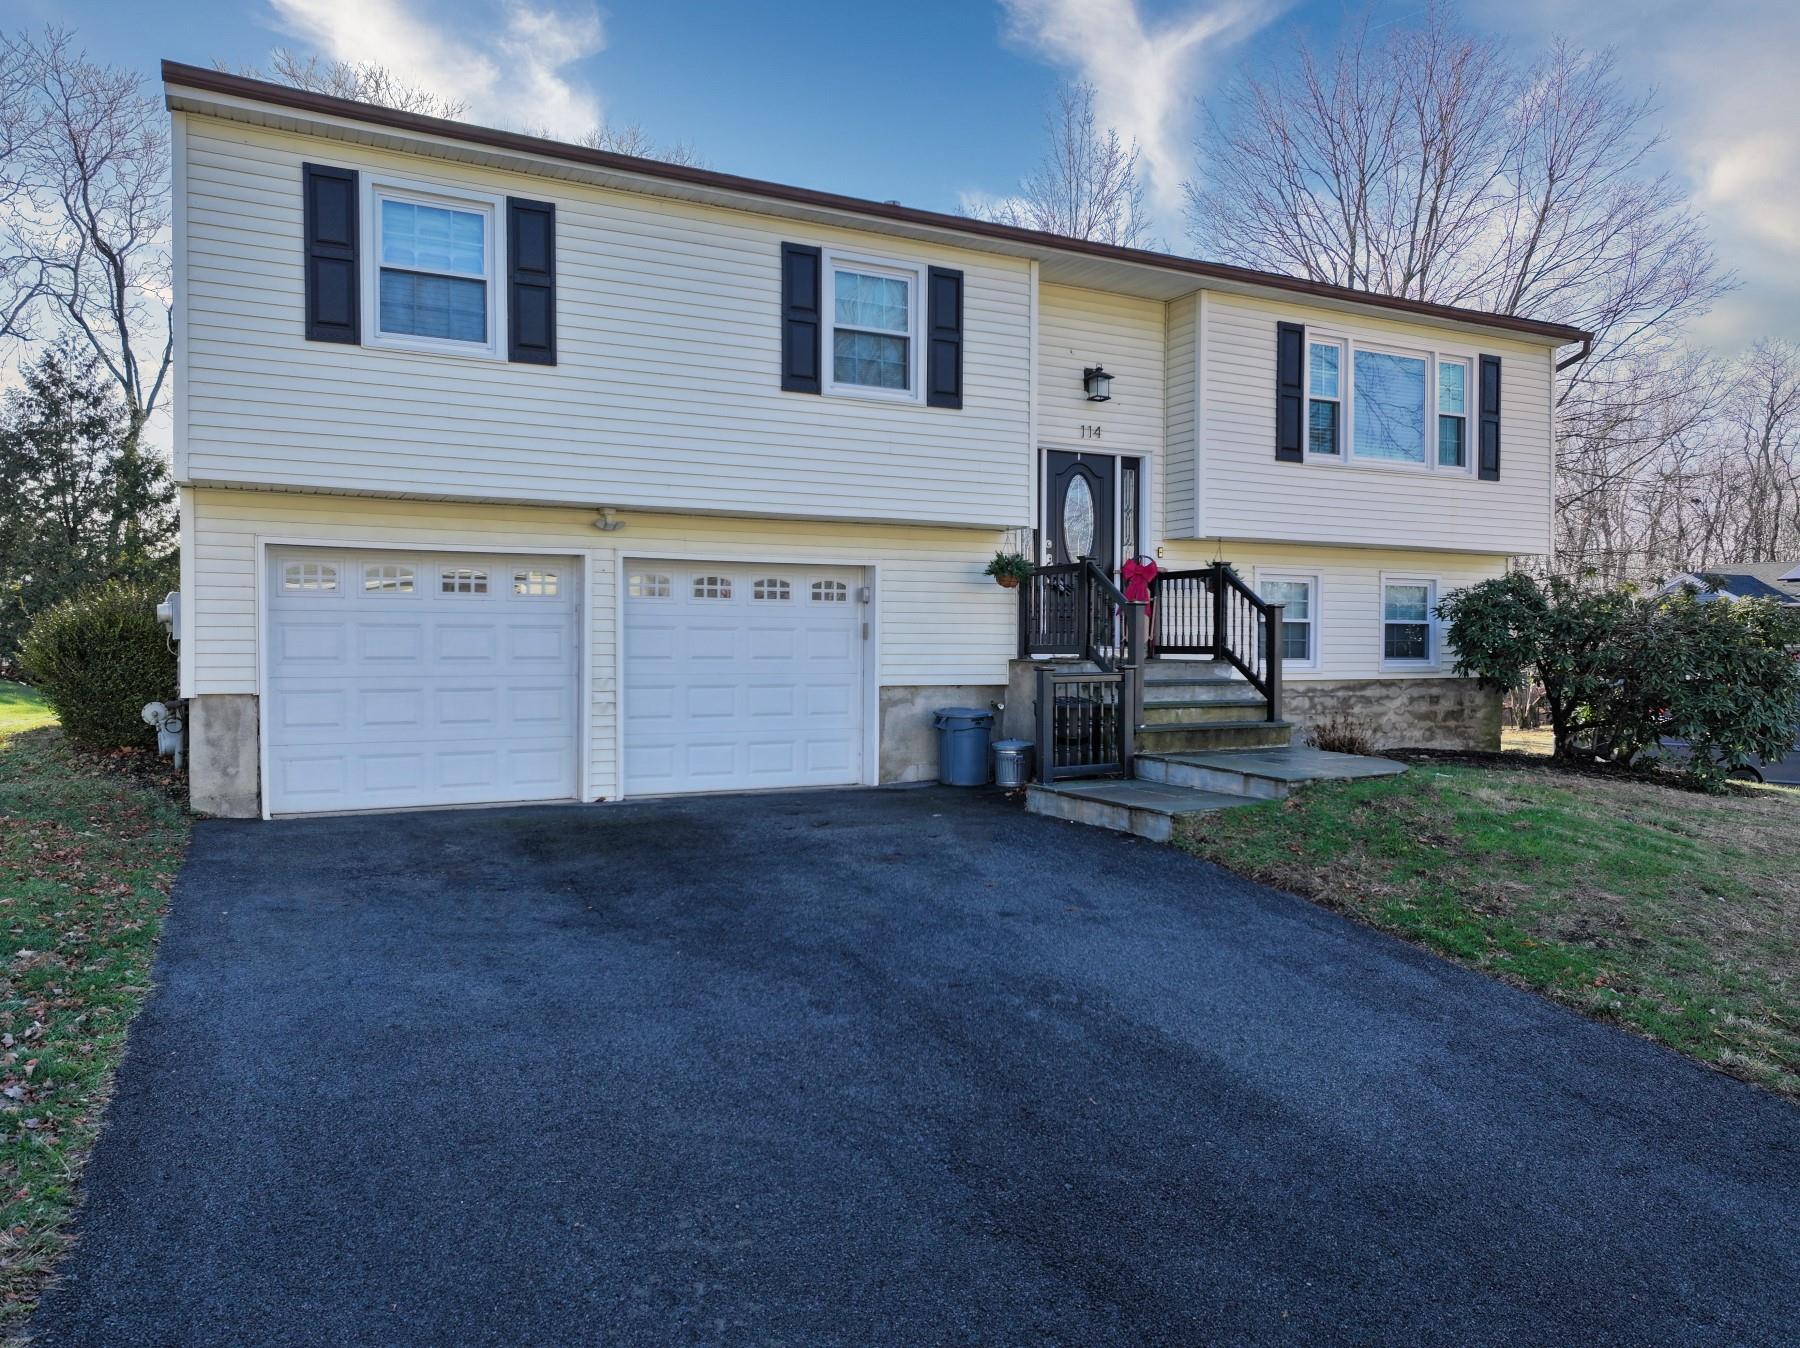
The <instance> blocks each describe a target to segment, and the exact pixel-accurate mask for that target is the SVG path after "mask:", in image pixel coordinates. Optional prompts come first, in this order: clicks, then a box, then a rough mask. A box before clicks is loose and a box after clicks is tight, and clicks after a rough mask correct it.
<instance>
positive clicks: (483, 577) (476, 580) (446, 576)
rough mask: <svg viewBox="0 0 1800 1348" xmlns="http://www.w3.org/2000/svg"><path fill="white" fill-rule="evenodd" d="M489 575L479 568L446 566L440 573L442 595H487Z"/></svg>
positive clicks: (439, 585)
mask: <svg viewBox="0 0 1800 1348" xmlns="http://www.w3.org/2000/svg"><path fill="white" fill-rule="evenodd" d="M487 592H488V573H487V572H486V571H484V570H482V569H481V568H480V567H477V566H446V567H445V568H444V569H443V570H441V571H439V572H438V593H440V594H486V593H487Z"/></svg>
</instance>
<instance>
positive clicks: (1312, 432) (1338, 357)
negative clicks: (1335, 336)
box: [1306, 340, 1344, 456]
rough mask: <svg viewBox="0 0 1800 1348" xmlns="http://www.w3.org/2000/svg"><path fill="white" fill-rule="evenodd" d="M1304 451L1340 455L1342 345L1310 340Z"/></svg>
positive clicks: (1308, 344)
mask: <svg viewBox="0 0 1800 1348" xmlns="http://www.w3.org/2000/svg"><path fill="white" fill-rule="evenodd" d="M1306 381H1307V390H1306V393H1307V398H1306V450H1307V453H1309V454H1322V455H1330V456H1336V455H1338V454H1339V453H1341V452H1342V444H1343V442H1342V440H1341V438H1340V437H1341V435H1342V433H1343V432H1342V429H1341V428H1342V426H1343V424H1344V382H1343V381H1344V344H1343V343H1342V342H1321V341H1316V340H1315V341H1311V342H1308V343H1307V353H1306Z"/></svg>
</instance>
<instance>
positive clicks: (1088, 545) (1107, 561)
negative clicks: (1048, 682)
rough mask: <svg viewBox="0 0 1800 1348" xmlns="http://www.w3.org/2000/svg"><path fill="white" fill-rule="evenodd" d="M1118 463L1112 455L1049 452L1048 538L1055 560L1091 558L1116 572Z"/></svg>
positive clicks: (1046, 457)
mask: <svg viewBox="0 0 1800 1348" xmlns="http://www.w3.org/2000/svg"><path fill="white" fill-rule="evenodd" d="M1118 471H1119V461H1118V460H1117V459H1115V458H1114V457H1113V456H1112V455H1110V454H1070V453H1068V452H1066V451H1063V450H1051V451H1050V452H1048V453H1047V454H1045V455H1044V538H1045V540H1046V541H1047V542H1048V543H1049V546H1050V563H1051V565H1053V566H1060V565H1062V564H1063V563H1065V562H1074V561H1079V560H1080V559H1081V558H1083V557H1092V558H1093V559H1094V560H1095V561H1096V562H1098V563H1100V565H1101V566H1103V567H1105V568H1106V570H1107V571H1108V572H1111V571H1112V570H1113V569H1114V568H1115V567H1117V566H1118V563H1119V558H1118V555H1117V552H1116V549H1115V545H1114V542H1113V513H1114V512H1113V498H1114V494H1115V492H1116V490H1117V483H1118Z"/></svg>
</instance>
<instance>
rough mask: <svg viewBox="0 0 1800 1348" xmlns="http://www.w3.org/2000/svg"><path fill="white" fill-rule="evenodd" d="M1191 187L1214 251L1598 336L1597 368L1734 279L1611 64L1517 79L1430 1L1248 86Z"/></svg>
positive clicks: (1606, 59) (1653, 337)
mask: <svg viewBox="0 0 1800 1348" xmlns="http://www.w3.org/2000/svg"><path fill="white" fill-rule="evenodd" d="M1224 113H1225V115H1224V116H1218V115H1214V116H1212V117H1211V118H1210V119H1209V120H1210V126H1211V135H1210V138H1209V139H1208V141H1207V142H1206V143H1205V144H1203V145H1202V146H1201V147H1200V149H1201V154H1202V157H1203V160H1204V161H1205V175H1204V178H1203V179H1202V180H1201V181H1198V182H1190V183H1188V184H1186V185H1185V189H1184V191H1185V195H1186V198H1187V217H1188V227H1189V233H1190V235H1191V237H1192V238H1193V240H1194V241H1195V242H1196V244H1198V245H1199V246H1200V247H1201V248H1202V249H1203V250H1204V251H1205V252H1207V253H1208V254H1209V255H1210V256H1214V257H1218V258H1220V259H1222V260H1225V261H1230V262H1237V263H1241V264H1243V265H1246V266H1252V267H1260V268H1264V269H1270V270H1276V271H1282V272H1287V273H1290V274H1293V275H1300V276H1306V277H1309V278H1312V279H1316V280H1324V281H1330V282H1334V283H1336V284H1340V285H1347V286H1354V287H1357V288H1360V289H1366V290H1373V291H1377V292H1379V293H1382V294H1388V295H1402V296H1407V297H1409V298H1415V299H1423V300H1432V301H1436V302H1440V303H1445V304H1458V305H1465V306H1469V307H1472V308H1477V309H1484V310H1487V311H1489V312H1492V313H1502V314H1529V315H1531V316H1533V317H1538V318H1544V319H1550V320H1554V321H1558V322H1565V323H1571V324H1575V325H1577V326H1580V327H1584V328H1587V329H1588V330H1590V331H1592V332H1594V333H1595V334H1596V343H1595V359H1594V360H1591V361H1590V362H1589V363H1588V364H1587V366H1586V367H1585V368H1583V369H1581V370H1579V371H1578V372H1577V374H1576V375H1575V376H1574V377H1573V378H1572V379H1571V381H1570V384H1569V385H1568V389H1567V390H1566V392H1567V391H1573V390H1574V389H1575V388H1576V387H1577V386H1578V385H1579V383H1580V381H1581V379H1583V378H1585V377H1587V376H1588V375H1589V374H1593V373H1596V372H1600V373H1603V372H1604V368H1605V365H1606V362H1607V361H1608V360H1609V359H1611V358H1613V357H1615V356H1621V355H1629V356H1632V357H1636V356H1639V355H1641V354H1643V352H1644V350H1645V348H1646V344H1647V343H1652V342H1655V343H1663V344H1672V343H1674V342H1675V341H1676V340H1677V336H1678V333H1679V330H1680V327H1681V324H1682V323H1683V322H1684V321H1685V320H1687V319H1689V318H1692V317H1694V316H1696V315H1698V314H1701V313H1703V312H1705V311H1706V309H1707V308H1708V307H1710V305H1711V304H1712V301H1713V300H1714V299H1716V298H1717V297H1718V296H1719V294H1720V293H1721V292H1722V291H1723V290H1724V289H1726V288H1727V287H1728V286H1729V285H1730V280H1729V278H1728V277H1725V276H1723V275H1721V273H1720V272H1719V270H1718V267H1717V264H1716V262H1715V260H1714V257H1713V252H1712V248H1711V245H1710V244H1709V243H1708V241H1707V239H1706V235H1705V232H1704V230H1703V228H1702V225H1701V222H1700V221H1699V219H1698V218H1697V217H1696V216H1695V215H1694V213H1693V212H1692V211H1691V210H1689V209H1688V207H1687V205H1686V201H1685V197H1684V196H1683V194H1682V191H1681V189H1680V187H1679V186H1678V185H1677V184H1676V183H1674V182H1673V181H1672V180H1671V179H1670V178H1669V177H1668V176H1667V175H1665V174H1661V173H1658V172H1656V171H1655V170H1654V169H1653V168H1652V167H1651V161H1652V157H1653V154H1654V151H1655V150H1656V148H1657V145H1658V144H1659V137H1658V136H1657V134H1656V132H1655V130H1654V129H1653V127H1652V126H1651V115H1652V107H1651V104H1650V102H1649V100H1648V99H1647V98H1641V97H1634V96H1632V95H1630V94H1628V93H1627V92H1626V91H1625V90H1624V89H1623V88H1622V86H1621V84H1620V82H1619V79H1618V77H1617V75H1616V73H1615V70H1614V66H1613V60H1612V57H1611V56H1610V54H1607V53H1599V54H1590V53H1586V52H1582V51H1579V50H1577V49H1576V48H1573V47H1571V46H1569V45H1567V44H1565V43H1557V44H1555V45H1554V46H1553V47H1552V48H1551V50H1550V51H1549V52H1548V53H1547V54H1546V55H1545V56H1544V57H1543V59H1542V60H1541V61H1539V62H1537V63H1536V64H1535V65H1531V66H1521V65H1520V64H1518V63H1517V62H1515V61H1512V60H1510V59H1509V58H1508V55H1507V53H1506V52H1505V51H1504V50H1503V49H1502V48H1500V47H1499V46H1498V45H1496V44H1494V43H1492V42H1489V41H1485V40H1481V39H1477V38H1473V37H1468V36H1463V35H1460V34H1457V33H1455V32H1453V31H1451V29H1450V28H1449V26H1448V25H1447V23H1446V21H1445V19H1444V17H1443V14H1442V12H1441V11H1439V10H1438V9H1437V8H1435V7H1433V8H1432V9H1430V10H1428V11H1427V15H1426V18H1425V22H1424V25H1423V27H1421V28H1420V29H1418V30H1416V31H1411V32H1407V31H1400V30H1389V31H1388V32H1387V33H1386V34H1385V35H1384V36H1383V38H1382V39H1381V41H1380V42H1379V44H1377V43H1375V42H1374V41H1373V40H1372V39H1371V35H1370V33H1369V31H1368V27H1367V25H1366V23H1365V24H1364V25H1362V26H1360V27H1358V28H1356V29H1354V30H1353V31H1352V32H1351V33H1350V34H1349V35H1348V36H1347V37H1346V38H1344V39H1343V40H1342V41H1341V42H1340V44H1339V45H1338V46H1337V48H1336V49H1335V50H1334V51H1333V52H1332V53H1331V54H1330V55H1329V57H1326V58H1323V59H1321V58H1319V57H1316V56H1315V55H1314V54H1313V53H1311V52H1310V51H1303V52H1302V53H1301V55H1300V57H1299V59H1298V62H1297V69H1295V70H1293V71H1292V72H1288V71H1282V72H1278V73H1271V74H1268V75H1255V74H1251V75H1247V76H1245V77H1243V78H1242V79H1241V80H1240V81H1239V83H1238V84H1237V85H1236V86H1235V87H1234V88H1233V90H1232V91H1231V92H1230V93H1229V95H1228V96H1227V99H1226V102H1225V104H1224Z"/></svg>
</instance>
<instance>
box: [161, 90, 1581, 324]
mask: <svg viewBox="0 0 1800 1348" xmlns="http://www.w3.org/2000/svg"><path fill="white" fill-rule="evenodd" d="M162 77H163V81H164V83H165V84H166V85H169V86H172V88H171V90H170V92H169V96H168V97H169V104H170V106H171V107H184V106H187V105H188V104H187V101H186V100H185V99H183V98H182V97H181V96H180V95H179V94H178V93H177V92H176V91H177V90H195V91H201V92H205V93H210V94H214V95H220V96H223V97H224V98H225V99H242V100H248V101H251V102H254V103H259V104H265V105H273V106H274V107H277V108H284V109H292V110H294V111H296V112H303V113H308V114H312V115H314V116H319V117H326V118H341V119H346V120H349V121H353V122H357V123H361V124H364V125H369V126H378V127H384V128H389V129H392V130H395V131H401V132H405V133H409V134H412V135H416V136H430V137H433V138H437V139H440V140H448V141H457V142H462V143H464V144H467V145H472V146H483V147H487V148H489V149H495V150H502V151H508V152H511V153H515V154H520V155H529V156H532V157H534V158H539V159H552V160H557V161H561V162H563V163H567V164H575V165H582V166H585V167H588V168H591V169H596V170H601V171H604V172H607V173H610V174H612V175H627V176H626V177H625V178H623V179H621V180H620V181H619V182H618V184H617V185H619V186H624V187H631V188H635V189H636V190H639V191H650V190H656V186H655V185H660V187H661V189H662V191H663V194H665V195H672V196H683V197H686V198H688V199H691V200H706V201H714V202H718V203H720V204H726V205H730V204H734V203H735V204H738V205H740V206H743V205H744V204H746V202H745V199H751V200H753V201H755V202H759V203H763V204H764V208H765V209H767V208H768V207H770V206H773V207H777V208H781V209H777V210H775V211H774V213H776V214H796V215H798V214H801V212H819V211H824V212H829V213H832V214H835V215H850V216H856V217H860V218H861V219H863V220H866V221H870V222H877V223H880V224H882V225H885V226H888V227H890V230H891V232H907V233H914V232H922V236H941V235H944V234H950V235H956V236H960V237H961V241H962V242H963V244H964V246H967V247H987V248H989V249H990V250H992V251H999V252H1005V253H1010V254H1012V255H1014V256H1023V257H1034V258H1053V259H1060V260H1064V261H1065V262H1068V261H1081V260H1085V261H1087V262H1089V263H1091V264H1093V269H1091V271H1089V272H1084V271H1082V270H1081V269H1080V268H1078V267H1074V266H1067V265H1065V267H1064V268H1063V270H1062V272H1061V273H1060V274H1059V275H1058V276H1057V277H1056V278H1055V279H1056V280H1058V281H1059V282H1061V283H1064V284H1071V285H1079V284H1082V283H1083V282H1082V279H1081V278H1082V277H1083V276H1086V275H1091V276H1092V278H1093V279H1091V280H1089V281H1087V284H1089V285H1091V286H1094V287H1095V288H1101V289H1105V288H1109V287H1108V285H1107V283H1106V278H1108V277H1109V276H1110V277H1115V278H1130V277H1134V276H1137V275H1138V273H1140V272H1146V273H1156V274H1159V275H1161V276H1162V277H1164V278H1166V279H1165V281H1164V282H1163V285H1162V287H1161V289H1162V292H1163V293H1161V294H1160V296H1159V295H1158V287H1157V286H1156V285H1154V284H1153V283H1150V282H1148V281H1143V282H1141V283H1138V284H1137V288H1135V289H1131V290H1128V291H1127V293H1139V294H1144V295H1146V296H1147V297H1160V298H1173V297H1174V296H1175V295H1176V294H1181V293H1186V292H1187V291H1189V290H1192V289H1194V288H1196V286H1195V283H1196V282H1197V281H1206V282H1211V283H1213V284H1214V285H1216V286H1219V287H1221V288H1226V289H1236V290H1243V291H1250V292H1255V291H1258V290H1264V291H1266V290H1273V291H1278V292H1285V293H1289V294H1294V295H1302V296H1306V297H1307V298H1309V299H1311V300H1315V301H1320V302H1324V303H1328V304H1332V305H1334V306H1349V305H1354V306H1357V307H1366V308H1375V309H1381V310H1389V311H1393V312H1396V313H1400V314H1405V315H1410V316H1412V317H1416V318H1421V319H1428V320H1435V321H1438V322H1449V323H1456V324H1459V325H1471V326H1477V327H1484V328H1494V329H1499V330H1503V331H1507V332H1511V333H1515V334H1520V335H1523V336H1526V337H1530V338H1534V339H1539V340H1548V341H1549V342H1550V343H1551V344H1553V345H1558V346H1560V345H1563V344H1566V343H1571V342H1583V343H1586V342H1588V341H1590V340H1591V334H1589V333H1587V332H1585V331H1583V330H1582V329H1580V328H1576V327H1571V326H1569V325H1567V324H1563V323H1546V322H1541V321H1539V320H1537V319H1531V318H1521V317H1517V316H1515V315H1512V314H1494V313H1487V312H1485V311H1482V310H1479V309H1464V308H1459V307H1457V306H1455V305H1447V304H1432V303H1427V302H1426V301H1424V300H1414V299H1399V298H1396V297H1394V296H1391V295H1379V294H1375V293H1373V292H1371V291H1366V290H1355V289H1352V288H1350V287H1348V286H1338V285H1331V284H1328V283H1326V282H1323V281H1309V280H1305V279H1303V278H1300V277H1294V276H1283V275H1281V274H1279V273H1276V272H1264V271H1257V270H1254V269H1252V268H1249V267H1234V266H1228V265H1225V264H1223V263H1218V262H1205V261H1202V260H1200V259H1199V258H1192V257H1181V256H1178V255H1176V254H1173V253H1159V252H1154V251H1151V250H1148V249H1141V248H1121V247H1118V246H1117V245H1115V244H1109V243H1098V242H1094V241H1091V240H1086V239H1071V238H1065V237H1063V236H1062V235H1058V234H1049V233H1045V232H1043V231H1041V230H1035V229H1019V228H1017V227H1015V226H1012V225H1002V224H995V223H993V222H990V221H986V220H974V219H970V218H968V217H965V216H959V215H949V214H946V213H943V212H940V211H925V210H920V209H918V208H916V207H912V206H902V205H900V203H898V202H894V201H869V200H866V199H864V198H861V197H850V196H842V195H839V194H837V193H832V192H818V191H814V190H812V189H810V188H804V187H792V186H789V185H787V184H783V183H772V182H766V181H763V180H760V179H756V178H742V177H738V176H736V175H735V174H729V173H716V172H714V171H712V170H710V169H701V168H693V167H690V166H688V165H685V164H667V163H664V162H662V161H661V160H656V159H640V158H637V157H635V156H632V155H622V154H614V153H612V152H610V151H606V150H594V149H590V148H588V147H587V146H584V145H569V144H565V143H563V142H561V141H554V140H547V139H544V138H543V137H540V136H528V135H523V134H521V133H519V132H516V131H501V130H497V129H495V128H492V127H482V126H472V125H470V124H468V123H465V122H456V121H448V120H445V119H443V118H439V117H424V116H421V115H419V114H417V113H411V112H399V111H396V110H395V109H393V108H384V107H377V106H375V105H373V104H368V103H357V102H353V101H351V100H349V99H343V98H333V97H331V96H330V95H327V94H318V93H312V92H310V91H308V90H304V89H294V88H290V87H289V86H287V85H283V84H271V83H269V82H267V81H264V80H253V79H247V78H245V77H244V76H242V75H232V74H228V73H226V72H224V71H220V70H210V69H207V68H205V67H203V66H191V65H184V64H182V63H180V62H178V61H164V62H163V63H162ZM200 110H202V111H208V112H215V113H217V112H219V111H221V108H219V107H217V106H215V107H203V108H201V109H200ZM290 121H291V119H290ZM1107 264H1110V265H1111V268H1112V269H1111V270H1110V271H1109V270H1107V269H1106V268H1107ZM1046 279H1050V278H1048V277H1047V278H1046ZM1169 281H1177V282H1179V284H1178V285H1176V286H1170V285H1169V284H1168V283H1169Z"/></svg>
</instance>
